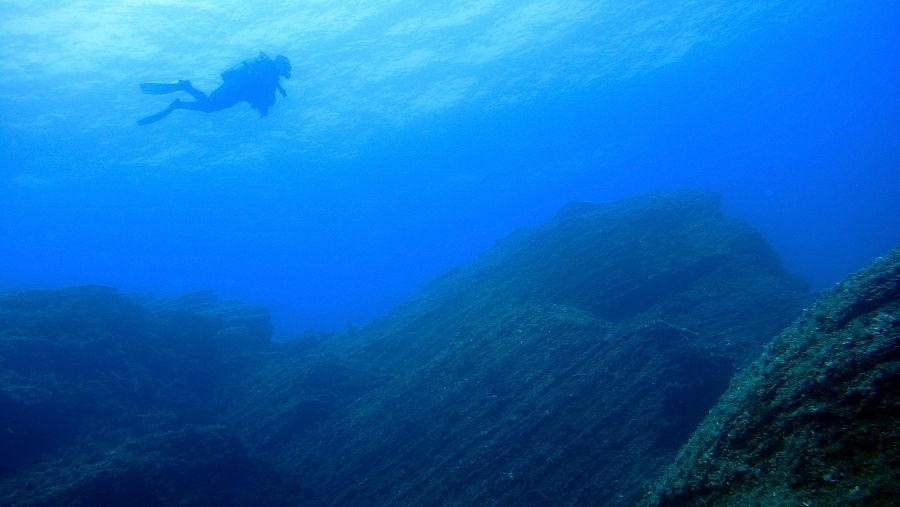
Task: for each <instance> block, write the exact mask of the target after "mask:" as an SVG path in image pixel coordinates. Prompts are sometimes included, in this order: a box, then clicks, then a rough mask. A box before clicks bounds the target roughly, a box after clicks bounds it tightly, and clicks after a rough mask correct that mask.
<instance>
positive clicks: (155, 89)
mask: <svg viewBox="0 0 900 507" xmlns="http://www.w3.org/2000/svg"><path fill="white" fill-rule="evenodd" d="M140 86H141V91H142V92H144V93H148V94H150V95H163V94H166V93H172V92H180V91H182V90H184V83H182V82H178V83H141V84H140Z"/></svg>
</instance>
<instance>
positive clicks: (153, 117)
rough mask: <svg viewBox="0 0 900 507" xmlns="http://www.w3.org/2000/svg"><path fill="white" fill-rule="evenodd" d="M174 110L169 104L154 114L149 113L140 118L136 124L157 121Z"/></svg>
mask: <svg viewBox="0 0 900 507" xmlns="http://www.w3.org/2000/svg"><path fill="white" fill-rule="evenodd" d="M174 110H175V109H174V108H173V107H172V106H169V107H167V108H165V109H163V110H162V111H160V112H158V113H156V114H153V115H150V116H148V117H146V118H141V119H140V120H138V121H137V124H138V125H147V124H150V123H153V122H157V121H159V120H162V119H163V118H165V117H166V116H169V113H171V112H172V111H174Z"/></svg>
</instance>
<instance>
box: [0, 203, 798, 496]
mask: <svg viewBox="0 0 900 507" xmlns="http://www.w3.org/2000/svg"><path fill="white" fill-rule="evenodd" d="M805 300H806V295H805V287H804V285H803V284H802V283H801V282H799V281H797V280H796V279H795V278H793V277H791V276H790V275H788V274H786V273H785V272H784V270H783V269H782V268H781V267H780V265H779V262H778V260H777V258H776V256H775V255H774V254H773V252H772V251H771V249H770V248H769V246H768V245H767V244H766V242H765V241H764V240H763V238H762V237H760V235H759V234H758V233H757V232H756V231H754V230H753V229H752V228H750V227H749V226H747V225H746V224H744V223H742V222H741V221H739V220H735V219H733V218H729V217H726V216H723V215H722V214H721V212H720V209H719V202H718V198H717V197H716V196H714V195H710V194H702V193H691V192H685V193H678V194H671V195H662V196H644V197H641V198H637V199H632V200H628V201H624V202H621V203H616V204H607V205H592V204H577V205H571V206H569V207H567V208H566V209H564V210H563V211H561V212H560V213H559V214H558V215H557V216H556V217H555V218H554V219H553V220H552V221H550V222H549V223H548V224H546V225H544V226H541V227H538V228H536V229H533V230H529V231H521V232H519V233H516V234H514V235H513V236H511V237H510V238H508V239H506V240H504V241H501V242H499V243H498V244H497V245H496V246H495V247H494V248H492V249H491V250H489V251H488V252H487V253H485V254H484V255H483V256H482V257H481V258H480V259H478V260H477V261H476V262H475V263H474V264H473V265H472V266H469V267H467V268H464V269H458V270H455V271H453V272H451V273H448V274H447V275H445V276H443V277H441V278H439V279H438V280H436V281H434V282H433V283H432V284H431V285H430V286H428V287H427V288H426V289H425V290H423V291H422V292H421V293H420V294H419V295H418V296H417V297H415V298H413V299H412V300H411V301H410V302H408V303H407V304H405V305H403V306H402V307H400V308H398V309H397V310H396V311H394V312H391V313H390V314H389V315H388V316H386V317H385V318H383V319H382V320H380V321H377V322H375V323H373V324H371V325H369V326H366V327H364V328H361V329H355V330H352V331H348V332H347V333H344V334H341V335H334V336H327V337H323V336H317V337H316V339H315V340H312V341H306V342H297V343H290V344H283V345H273V344H271V343H269V333H270V324H269V321H268V318H267V315H266V313H265V311H261V310H259V309H258V308H252V307H245V306H241V305H233V304H225V303H222V302H220V301H217V300H215V299H214V298H212V297H210V296H209V295H208V294H198V295H193V296H190V297H186V298H180V299H179V300H170V301H152V300H146V299H144V300H141V299H136V298H131V297H124V296H121V295H119V294H117V293H116V292H115V291H113V290H111V289H104V288H80V289H69V290H62V291H31V292H25V293H19V294H12V295H8V296H6V297H3V298H0V451H2V452H0V457H2V458H0V459H2V461H0V503H2V504H9V505H18V506H24V505H48V504H55V505H121V504H124V503H127V504H131V505H139V504H140V502H142V501H145V502H146V503H145V504H148V505H149V504H152V503H154V502H155V503H156V504H161V505H162V504H171V503H173V502H175V501H176V500H175V499H181V500H179V501H182V502H186V503H187V504H194V505H212V504H215V505H229V504H231V505H242V504H243V505H256V506H260V507H262V506H265V505H284V504H285V503H286V502H287V503H288V504H291V505H301V504H307V505H437V504H442V505H482V504H501V505H538V504H541V505H544V504H554V505H557V504H593V505H604V504H605V505H619V504H623V505H628V504H631V503H634V502H635V501H637V499H638V498H639V497H640V495H641V492H642V491H643V487H644V484H645V482H646V481H648V480H650V479H651V478H653V477H655V476H656V475H657V474H658V472H659V471H660V470H661V469H662V468H663V467H664V466H665V465H666V464H667V463H669V462H671V460H672V459H673V457H674V455H675V452H676V451H677V449H678V448H679V447H680V446H681V445H682V444H683V443H684V442H685V441H686V439H687V438H688V436H689V435H690V433H691V431H692V430H693V429H694V428H695V426H696V424H697V423H698V422H699V421H701V420H702V418H703V417H704V416H705V415H706V413H707V411H708V409H709V408H710V407H711V406H712V405H713V404H714V402H715V400H716V399H717V398H718V397H719V395H720V394H721V393H722V392H723V391H724V390H725V388H726V387H727V384H728V379H729V378H730V377H731V375H732V374H733V372H734V371H735V370H736V369H737V368H739V367H741V366H744V365H746V364H748V363H749V362H750V361H751V360H752V359H753V358H754V357H755V356H756V355H757V354H758V353H759V350H760V345H761V344H762V343H763V342H764V341H765V340H766V339H767V338H768V337H770V336H772V335H774V334H775V333H776V332H777V331H778V330H780V329H781V328H782V327H783V326H784V325H785V324H786V323H787V322H789V321H790V320H791V319H793V318H794V317H795V316H796V315H797V313H798V312H799V310H800V308H801V307H802V304H803V303H804V302H805ZM51 486H52V487H51ZM153 488H156V489H153ZM129 495H133V497H132V498H129ZM130 500H134V501H130ZM211 502H212V503H211Z"/></svg>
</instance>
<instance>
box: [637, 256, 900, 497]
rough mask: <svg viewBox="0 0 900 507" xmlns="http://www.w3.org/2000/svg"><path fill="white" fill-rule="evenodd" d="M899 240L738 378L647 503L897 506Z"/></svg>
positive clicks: (899, 474)
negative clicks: (886, 253) (888, 253)
mask: <svg viewBox="0 0 900 507" xmlns="http://www.w3.org/2000/svg"><path fill="white" fill-rule="evenodd" d="M898 420H900V249H897V250H894V251H893V252H891V253H890V255H888V256H886V257H884V258H881V259H878V260H877V261H876V262H875V263H873V264H872V265H871V266H869V267H868V268H866V269H864V270H862V271H861V272H859V273H857V274H856V275H853V276H851V277H849V278H848V279H847V280H845V281H844V282H843V283H841V284H839V285H838V286H837V287H835V288H833V289H831V290H830V291H828V293H827V294H825V295H824V296H823V297H822V298H821V299H820V300H819V301H818V302H816V303H815V304H814V305H812V306H811V307H809V308H808V309H806V310H804V312H803V315H802V316H801V317H800V318H799V319H798V320H797V321H796V322H794V323H793V324H791V325H790V326H789V327H787V328H786V329H785V330H784V331H783V332H782V333H781V334H779V335H778V336H777V337H776V338H775V339H774V340H773V341H772V342H771V343H770V344H769V345H768V346H767V347H766V351H765V353H764V354H763V355H762V357H761V358H759V359H758V360H757V361H755V362H754V363H753V364H752V365H751V366H750V367H749V368H747V369H746V370H744V371H742V372H741V373H740V374H739V375H737V376H736V377H735V379H734V380H733V381H732V382H731V386H730V387H729V389H728V391H727V392H726V393H725V395H724V396H722V398H721V400H720V401H719V403H718V404H717V405H716V407H715V408H714V409H713V410H712V412H711V413H710V415H709V417H707V418H706V420H705V421H704V422H703V423H702V424H701V425H700V426H699V428H698V429H697V431H696V432H695V433H694V435H693V436H692V438H691V439H690V441H689V442H688V443H687V444H686V445H685V446H684V448H683V450H682V451H681V452H680V453H679V456H678V460H677V461H676V462H675V464H674V465H672V466H671V467H670V468H669V469H667V471H666V473H665V474H664V476H663V477H662V478H661V479H660V480H659V481H658V482H657V483H656V484H655V485H654V487H653V488H652V492H651V495H650V496H649V497H648V498H647V499H646V500H645V502H644V504H645V505H734V506H738V505H894V504H895V503H896V502H897V499H898V498H900V446H898V444H900V425H898V423H897V421H898Z"/></svg>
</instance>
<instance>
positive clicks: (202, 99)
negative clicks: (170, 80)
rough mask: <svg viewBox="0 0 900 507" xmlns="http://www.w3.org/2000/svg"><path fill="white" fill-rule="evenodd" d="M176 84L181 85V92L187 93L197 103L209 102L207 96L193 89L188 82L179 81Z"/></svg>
mask: <svg viewBox="0 0 900 507" xmlns="http://www.w3.org/2000/svg"><path fill="white" fill-rule="evenodd" d="M178 84H179V85H181V89H182V90H183V91H186V92H188V93H189V94H190V95H191V97H194V100H196V101H197V102H206V101H207V100H209V96H208V95H207V94H205V93H203V92H201V91H200V90H198V89H196V88H194V85H192V84H191V82H190V81H179V82H178Z"/></svg>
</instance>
